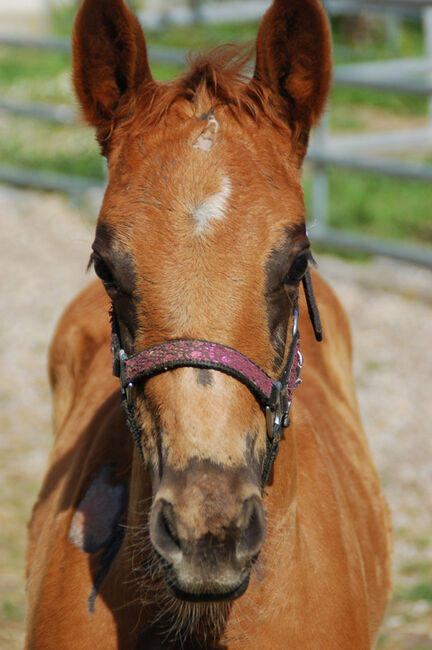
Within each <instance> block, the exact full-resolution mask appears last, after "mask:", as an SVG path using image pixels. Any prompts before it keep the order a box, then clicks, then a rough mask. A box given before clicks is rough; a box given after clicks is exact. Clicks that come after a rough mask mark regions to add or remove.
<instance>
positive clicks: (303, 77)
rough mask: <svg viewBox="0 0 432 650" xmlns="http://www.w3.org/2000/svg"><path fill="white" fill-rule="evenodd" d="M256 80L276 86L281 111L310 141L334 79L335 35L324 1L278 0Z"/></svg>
mask: <svg viewBox="0 0 432 650" xmlns="http://www.w3.org/2000/svg"><path fill="white" fill-rule="evenodd" d="M256 50H257V51H256V67H255V74H254V82H256V83H258V84H259V85H262V86H264V87H266V88H267V89H269V90H270V98H271V101H272V104H273V105H274V107H275V109H276V111H277V112H278V113H279V115H280V116H282V118H283V119H285V120H286V121H288V122H289V124H291V125H292V127H293V128H295V130H296V131H297V133H298V135H299V136H300V137H302V139H303V138H305V139H307V136H308V134H309V131H310V128H311V127H312V126H313V125H314V124H316V123H317V122H318V119H319V117H320V115H321V113H322V112H323V110H324V105H325V102H326V99H327V95H328V91H329V87H330V78H331V38H330V29H329V24H328V21H327V17H326V14H325V11H324V9H323V7H322V6H321V4H320V2H319V1H318V0H274V2H273V4H272V6H271V7H270V9H269V10H268V11H267V13H266V15H265V16H264V18H263V21H262V23H261V27H260V30H259V33H258V38H257V44H256Z"/></svg>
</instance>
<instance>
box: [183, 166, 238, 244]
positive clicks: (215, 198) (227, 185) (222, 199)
mask: <svg viewBox="0 0 432 650" xmlns="http://www.w3.org/2000/svg"><path fill="white" fill-rule="evenodd" d="M230 196H231V181H230V179H229V178H228V176H224V177H223V179H222V183H221V189H220V190H219V192H216V194H212V195H211V196H208V197H207V198H206V199H204V201H201V203H198V205H197V206H195V208H194V209H193V210H192V216H193V218H194V219H195V233H196V234H197V235H203V234H204V232H205V230H206V229H207V227H208V225H209V224H210V223H211V222H212V221H213V220H215V219H216V220H221V219H223V218H224V217H225V210H226V208H227V205H228V200H229V197H230Z"/></svg>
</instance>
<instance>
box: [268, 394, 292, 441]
mask: <svg viewBox="0 0 432 650" xmlns="http://www.w3.org/2000/svg"><path fill="white" fill-rule="evenodd" d="M270 402H271V404H269V405H267V406H266V425H267V436H268V437H269V440H271V441H272V442H279V440H280V438H281V430H282V427H283V426H284V421H285V413H286V407H287V405H288V400H287V398H286V395H284V393H283V390H282V384H281V383H280V381H275V382H274V384H273V387H272V394H271V398H270Z"/></svg>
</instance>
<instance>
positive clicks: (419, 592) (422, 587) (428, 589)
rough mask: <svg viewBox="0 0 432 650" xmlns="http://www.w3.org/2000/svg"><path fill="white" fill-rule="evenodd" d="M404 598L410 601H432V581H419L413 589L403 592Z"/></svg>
mask: <svg viewBox="0 0 432 650" xmlns="http://www.w3.org/2000/svg"><path fill="white" fill-rule="evenodd" d="M403 596H404V599H405V600H409V601H416V600H428V601H432V583H431V582H429V581H422V582H418V583H417V584H416V585H415V586H414V587H412V588H411V589H407V590H406V591H405V592H404V593H403Z"/></svg>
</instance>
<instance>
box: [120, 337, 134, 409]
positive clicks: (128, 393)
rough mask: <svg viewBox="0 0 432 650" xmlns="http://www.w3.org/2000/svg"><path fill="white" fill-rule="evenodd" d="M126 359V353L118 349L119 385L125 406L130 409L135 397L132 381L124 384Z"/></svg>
mask: <svg viewBox="0 0 432 650" xmlns="http://www.w3.org/2000/svg"><path fill="white" fill-rule="evenodd" d="M127 358H128V357H127V354H126V352H125V351H124V350H123V348H120V349H119V350H118V354H117V362H118V368H119V377H120V385H121V390H122V395H123V398H124V399H126V403H127V406H128V408H129V409H130V408H131V407H132V405H133V400H134V397H135V386H134V384H133V382H132V381H129V382H126V361H127Z"/></svg>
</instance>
